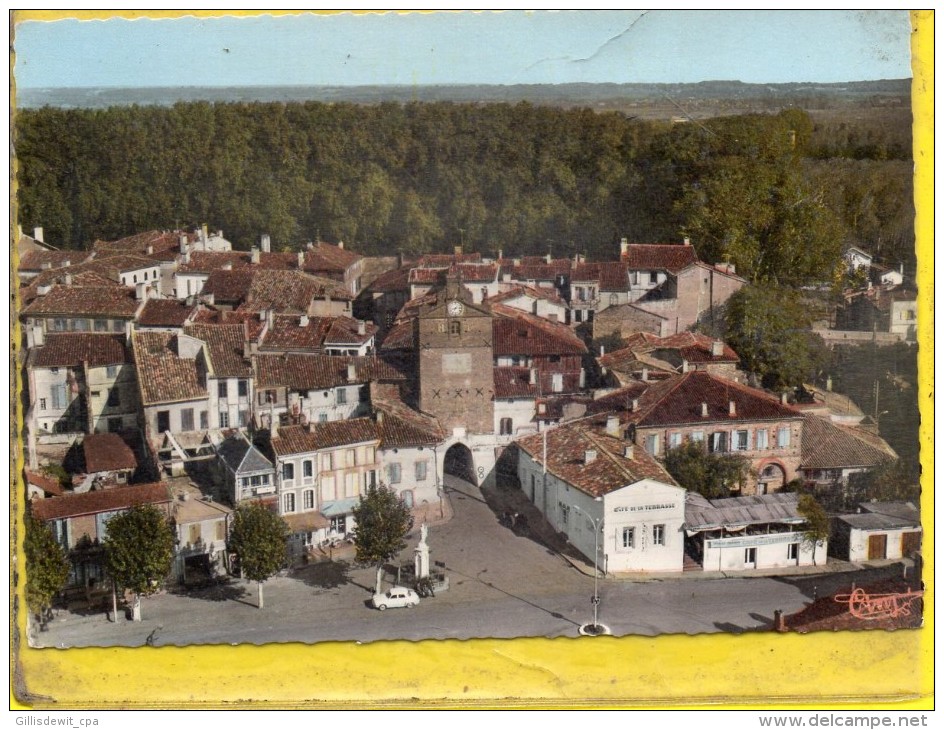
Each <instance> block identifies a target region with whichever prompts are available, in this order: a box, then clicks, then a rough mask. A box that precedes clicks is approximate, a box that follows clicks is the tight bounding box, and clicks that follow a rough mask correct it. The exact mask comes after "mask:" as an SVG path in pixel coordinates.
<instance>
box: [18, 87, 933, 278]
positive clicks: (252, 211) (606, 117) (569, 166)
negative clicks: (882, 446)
mask: <svg viewBox="0 0 944 730" xmlns="http://www.w3.org/2000/svg"><path fill="white" fill-rule="evenodd" d="M861 116H862V113H861V111H860V112H857V114H856V115H850V118H849V119H848V120H843V119H841V118H839V117H838V116H833V117H830V118H828V119H825V120H824V119H820V118H818V121H816V122H815V123H814V120H813V118H812V117H811V116H810V115H809V114H807V113H806V112H803V111H801V110H798V109H789V110H785V111H782V112H780V113H777V114H748V115H740V116H730V117H717V118H713V119H706V120H701V121H698V120H692V121H688V122H685V123H676V124H671V123H669V122H666V121H648V120H642V119H638V118H633V117H629V116H627V115H625V114H623V113H618V112H603V113H598V112H594V111H592V110H590V109H560V108H553V107H546V106H535V105H532V104H529V103H519V104H515V105H510V104H461V103H449V102H442V103H406V104H401V103H391V102H387V103H381V104H376V105H356V104H348V103H339V104H326V103H320V102H304V103H249V104H246V103H213V104H211V103H206V102H192V103H179V104H176V105H174V106H172V107H149V106H130V107H112V108H108V109H69V110H65V109H56V108H52V107H44V108H41V109H29V110H23V111H19V112H17V114H16V117H15V129H14V135H15V137H14V146H15V151H16V163H17V181H18V190H17V195H18V204H19V210H18V212H19V223H20V224H21V225H22V226H23V228H24V230H30V229H31V227H33V226H43V227H44V230H45V237H46V240H47V241H49V242H51V243H53V244H54V245H61V246H63V247H65V248H88V247H89V246H90V245H91V243H92V241H94V240H95V239H105V240H108V239H115V238H119V237H122V236H125V235H130V234H132V233H136V232H140V231H143V230H148V229H152V228H162V229H169V228H174V227H191V226H198V225H201V224H203V223H207V224H209V225H210V226H211V227H212V228H220V229H222V230H223V231H224V234H225V236H226V237H227V238H228V239H229V240H231V241H233V242H234V244H235V245H236V247H237V248H244V249H245V248H249V247H250V246H251V245H253V244H254V243H255V242H256V241H258V239H259V236H260V235H261V234H262V233H269V234H270V235H271V237H272V241H273V247H274V248H285V249H293V248H298V247H299V246H301V245H303V244H304V243H305V242H306V241H309V240H314V239H316V238H319V239H321V240H326V241H339V240H343V241H344V242H345V244H346V245H347V246H348V247H349V248H351V249H353V250H356V251H358V252H359V253H363V254H366V255H371V254H378V253H387V252H390V251H392V250H400V251H403V252H405V253H408V254H415V253H421V252H427V251H440V250H449V249H451V247H452V246H454V245H459V244H462V245H463V246H465V248H466V250H478V251H482V252H484V253H492V254H494V253H495V252H496V251H497V250H498V249H503V251H504V252H505V254H506V255H522V254H543V253H546V252H548V251H551V252H552V253H553V254H554V255H555V256H571V255H573V254H574V253H577V252H580V253H584V254H586V255H587V256H588V258H590V259H591V260H593V259H598V260H599V259H606V258H611V257H612V256H613V253H614V251H615V250H616V246H615V241H616V240H617V239H618V238H619V237H624V236H625V237H627V238H629V239H630V240H631V241H634V242H640V243H645V242H676V241H681V239H682V237H684V236H688V237H690V238H691V241H692V244H693V245H694V246H695V247H696V250H697V252H698V254H699V256H700V257H701V258H703V259H704V260H707V261H721V260H727V261H730V262H732V263H734V264H735V265H736V267H737V270H738V272H739V273H740V274H742V275H744V276H746V277H747V278H748V279H750V280H752V281H755V282H764V281H772V282H776V283H778V284H781V285H787V286H796V285H799V284H805V283H809V282H810V281H828V280H830V279H831V278H832V274H833V272H834V270H835V267H836V264H837V262H838V260H839V254H840V250H841V246H842V245H843V243H846V242H849V243H855V244H857V245H859V246H861V247H864V248H866V249H868V250H870V251H872V252H874V253H875V254H877V255H878V256H879V258H881V259H883V260H885V261H886V262H889V263H891V264H894V265H897V263H898V262H899V261H901V262H903V263H904V264H905V267H906V271H907V272H911V271H913V270H914V266H915V263H914V260H915V255H914V231H913V219H914V210H913V196H912V190H911V188H912V162H911V153H910V129H908V128H907V127H905V128H902V127H901V125H899V126H894V125H882V126H876V125H875V124H871V125H870V124H867V123H865V122H863V123H861V124H859V123H857V122H856V119H857V118H858V117H861ZM860 121H861V120H860ZM866 122H867V120H866Z"/></svg>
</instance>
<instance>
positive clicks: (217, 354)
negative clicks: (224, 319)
mask: <svg viewBox="0 0 944 730" xmlns="http://www.w3.org/2000/svg"><path fill="white" fill-rule="evenodd" d="M184 334H187V335H190V336H191V337H196V338H197V339H198V340H203V342H205V343H206V345H207V350H208V351H209V354H210V363H211V365H212V367H213V375H214V376H215V377H218V378H250V377H252V366H251V365H250V363H249V361H248V360H247V359H246V358H245V357H244V356H243V352H244V345H245V341H246V328H245V327H244V326H243V325H241V324H191V325H188V326H187V327H185V328H184Z"/></svg>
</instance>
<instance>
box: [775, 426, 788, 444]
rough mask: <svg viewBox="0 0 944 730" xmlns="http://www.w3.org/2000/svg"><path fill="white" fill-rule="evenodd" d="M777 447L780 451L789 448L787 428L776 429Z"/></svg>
mask: <svg viewBox="0 0 944 730" xmlns="http://www.w3.org/2000/svg"><path fill="white" fill-rule="evenodd" d="M777 446H778V447H779V448H781V449H785V448H787V447H788V446H790V427H789V426H784V427H783V428H779V429H777Z"/></svg>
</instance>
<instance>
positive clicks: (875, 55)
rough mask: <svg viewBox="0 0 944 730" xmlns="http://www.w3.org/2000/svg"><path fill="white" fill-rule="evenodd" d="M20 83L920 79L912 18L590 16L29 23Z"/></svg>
mask: <svg viewBox="0 0 944 730" xmlns="http://www.w3.org/2000/svg"><path fill="white" fill-rule="evenodd" d="M14 32H15V35H14V50H15V52H16V60H15V66H14V73H15V77H16V82H17V85H18V86H19V87H20V88H44V87H83V86H130V87H148V86H253V85H328V86H357V85H408V86H409V85H429V84H546V83H565V82H566V83H570V82H594V83H603V82H613V83H632V82H640V83H673V82H678V83H681V82H697V81H705V80H739V81H744V82H751V83H778V82H788V81H817V82H841V81H858V80H872V79H883V78H907V77H910V76H911V66H910V49H909V42H910V22H909V17H908V13H907V11H903V10H894V11H877V10H865V11H853V10H835V11H825V10H823V11H816V10H796V11H793V10H767V11H761V10H755V11H679V10H650V11H640V10H619V11H599V10H579V11H501V12H492V11H482V12H459V13H452V12H435V13H426V14H421V13H372V14H366V15H352V14H350V13H340V14H333V15H315V14H310V13H305V14H301V15H292V16H279V17H273V16H271V15H261V16H255V17H241V18H237V17H232V16H229V17H218V18H194V17H181V18H174V19H135V20H125V19H121V18H111V19H108V20H81V21H79V20H75V19H64V20H56V21H32V20H30V21H24V22H19V23H17V24H16V26H15V31H14Z"/></svg>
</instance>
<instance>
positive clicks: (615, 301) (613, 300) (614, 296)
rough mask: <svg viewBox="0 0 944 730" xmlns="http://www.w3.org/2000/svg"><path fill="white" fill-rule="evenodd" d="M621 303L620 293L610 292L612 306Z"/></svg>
mask: <svg viewBox="0 0 944 730" xmlns="http://www.w3.org/2000/svg"><path fill="white" fill-rule="evenodd" d="M617 304H619V294H610V306H611V307H615V306H616V305H617Z"/></svg>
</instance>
